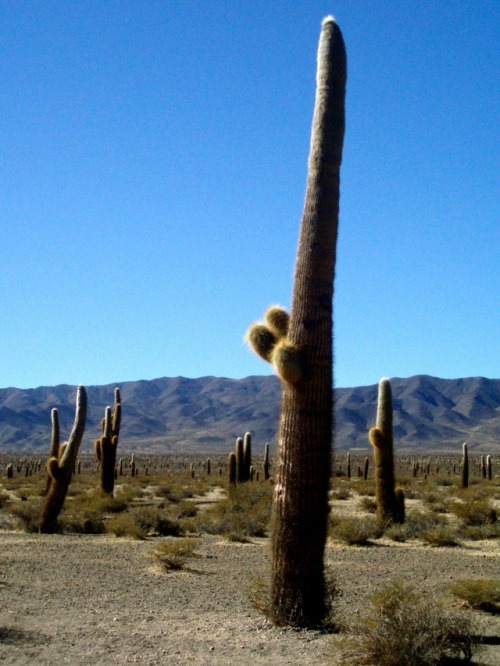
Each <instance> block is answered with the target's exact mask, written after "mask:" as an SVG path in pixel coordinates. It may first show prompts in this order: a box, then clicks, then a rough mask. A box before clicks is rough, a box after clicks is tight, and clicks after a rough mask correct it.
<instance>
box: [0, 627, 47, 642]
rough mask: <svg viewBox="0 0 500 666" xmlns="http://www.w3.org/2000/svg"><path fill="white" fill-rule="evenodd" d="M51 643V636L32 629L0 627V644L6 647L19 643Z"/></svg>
mask: <svg viewBox="0 0 500 666" xmlns="http://www.w3.org/2000/svg"><path fill="white" fill-rule="evenodd" d="M49 642H50V636H47V635H45V634H42V633H40V632H37V631H33V630H31V629H20V628H18V627H0V643H2V644H4V645H15V644H17V643H30V644H31V645H33V644H41V643H49Z"/></svg>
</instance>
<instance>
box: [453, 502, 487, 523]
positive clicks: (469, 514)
mask: <svg viewBox="0 0 500 666" xmlns="http://www.w3.org/2000/svg"><path fill="white" fill-rule="evenodd" d="M450 510H451V512H452V513H454V514H455V515H456V516H457V518H458V519H459V520H461V521H462V523H463V524H464V525H466V526H467V525H472V526H481V525H492V524H493V523H496V521H497V514H496V511H495V509H494V508H493V505H492V503H491V500H490V499H489V498H487V497H485V498H478V499H472V501H463V502H453V503H452V504H451V505H450Z"/></svg>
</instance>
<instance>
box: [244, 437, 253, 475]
mask: <svg viewBox="0 0 500 666" xmlns="http://www.w3.org/2000/svg"><path fill="white" fill-rule="evenodd" d="M251 467H252V435H251V434H250V433H249V432H246V433H245V436H244V438H243V468H244V480H245V481H250V468H251Z"/></svg>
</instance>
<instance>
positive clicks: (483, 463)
mask: <svg viewBox="0 0 500 666" xmlns="http://www.w3.org/2000/svg"><path fill="white" fill-rule="evenodd" d="M481 476H482V477H483V479H485V478H486V461H485V459H484V456H481Z"/></svg>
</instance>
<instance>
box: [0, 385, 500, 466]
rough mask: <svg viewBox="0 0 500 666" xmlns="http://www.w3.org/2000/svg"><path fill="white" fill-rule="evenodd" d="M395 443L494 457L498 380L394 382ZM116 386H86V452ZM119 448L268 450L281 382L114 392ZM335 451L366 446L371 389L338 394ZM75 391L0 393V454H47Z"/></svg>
mask: <svg viewBox="0 0 500 666" xmlns="http://www.w3.org/2000/svg"><path fill="white" fill-rule="evenodd" d="M391 383H392V387H393V395H394V425H395V445H396V449H397V450H398V451H400V452H409V451H414V452H430V451H433V452H438V451H444V450H447V451H455V452H458V451H459V450H460V446H461V444H462V442H464V441H467V442H469V445H470V447H471V448H472V449H477V450H483V451H487V452H488V453H500V380H498V379H486V378H484V377H471V378H467V379H439V378H437V377H429V376H426V375H418V376H415V377H410V378H407V379H399V378H395V379H392V380H391ZM114 387H115V385H114V384H109V385H106V386H91V387H87V390H88V396H89V414H88V420H87V428H86V433H85V437H84V442H83V445H82V449H83V450H90V449H91V447H92V443H93V440H94V439H95V438H96V437H97V436H98V434H99V422H100V419H101V418H102V416H103V413H104V408H105V406H106V405H107V404H109V403H111V402H112V399H113V389H114ZM120 388H121V394H122V402H123V423H122V434H121V443H120V447H121V448H122V450H123V451H125V450H127V451H132V450H143V451H146V450H147V451H150V452H155V451H156V452H169V451H185V452H192V453H196V452H199V453H202V452H204V453H208V452H212V453H215V452H217V453H219V452H224V451H229V450H230V449H231V448H232V446H233V443H234V439H235V438H236V437H238V436H242V435H243V434H244V433H245V432H246V431H250V432H252V434H253V440H254V449H255V450H256V451H257V452H259V451H261V450H262V448H263V445H264V443H265V442H270V443H271V444H272V445H273V444H274V439H275V435H276V426H277V422H278V414H279V398H280V388H279V381H278V380H277V379H276V378H275V377H272V376H264V377H247V378H245V379H226V378H222V377H201V378H198V379H187V378H185V377H173V378H168V377H164V378H162V379H155V380H151V381H136V382H124V383H122V384H121V386H120ZM335 393H336V406H335V414H336V429H337V434H336V448H337V450H347V449H367V448H368V446H369V445H368V443H367V436H366V433H367V431H368V429H369V428H370V426H371V425H373V423H374V420H375V412H376V400H377V386H376V384H374V385H372V386H362V387H356V388H339V389H336V391H335ZM74 399H75V387H74V386H68V385H60V386H55V387H39V388H36V389H25V390H22V389H17V388H6V389H0V451H12V452H19V453H22V452H31V451H40V452H45V451H46V450H48V447H49V443H50V410H51V408H52V407H57V408H58V410H59V417H60V422H61V434H62V436H63V437H64V436H65V435H67V434H69V430H70V429H71V425H72V421H73V415H74Z"/></svg>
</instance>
